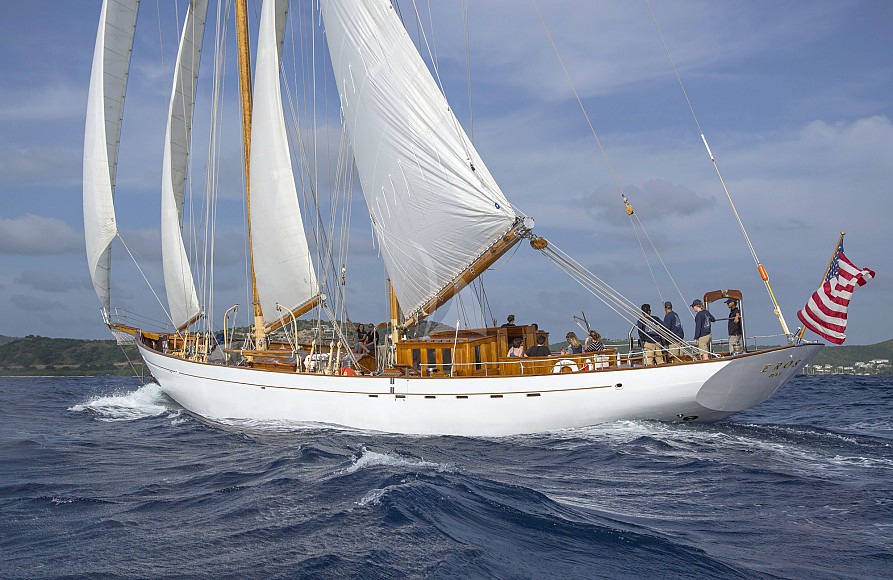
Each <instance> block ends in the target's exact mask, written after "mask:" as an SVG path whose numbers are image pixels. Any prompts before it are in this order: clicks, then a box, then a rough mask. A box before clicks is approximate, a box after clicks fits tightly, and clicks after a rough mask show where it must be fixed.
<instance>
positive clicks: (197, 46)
mask: <svg viewBox="0 0 893 580" xmlns="http://www.w3.org/2000/svg"><path fill="white" fill-rule="evenodd" d="M207 11H208V0H191V2H190V3H189V9H188V10H187V12H186V21H185V24H184V26H183V34H182V35H181V37H180V48H179V51H178V52H177V64H176V67H175V69H174V84H173V89H172V90H171V101H170V108H169V110H168V121H167V131H166V132H165V138H164V160H163V165H162V172H161V255H162V259H163V262H162V263H163V266H164V288H165V291H166V292H167V304H168V308H169V309H170V316H171V321H172V322H173V324H174V328H181V327H183V326H186V325H187V324H189V323H190V322H192V321H194V320H195V319H196V318H197V317H198V316H199V315H200V314H201V308H200V307H199V304H198V297H197V296H196V293H195V283H194V281H193V278H192V269H191V268H190V267H189V259H188V258H187V256H186V249H185V247H184V245H183V235H182V220H183V217H182V216H183V193H184V189H185V185H186V163H187V161H188V158H189V143H190V135H191V133H192V112H193V109H194V105H195V85H196V79H197V78H198V65H199V60H200V58H201V51H202V37H203V35H204V30H205V16H206V14H207Z"/></svg>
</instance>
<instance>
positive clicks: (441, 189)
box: [321, 0, 515, 313]
mask: <svg viewBox="0 0 893 580" xmlns="http://www.w3.org/2000/svg"><path fill="white" fill-rule="evenodd" d="M321 7H322V14H323V21H324V23H325V28H326V37H327V41H328V45H329V52H330V53H331V58H332V68H333V70H334V73H335V81H336V83H337V85H338V92H339V94H340V95H341V108H342V111H343V114H344V123H345V126H346V127H347V132H348V135H349V136H350V139H351V145H352V146H353V151H354V156H355V157H356V164H357V170H358V173H359V176H360V182H361V184H362V187H363V193H364V196H365V198H366V205H367V206H368V208H369V214H370V217H371V219H372V223H373V227H374V229H375V232H376V237H377V238H378V241H379V244H380V247H381V250H382V256H383V259H384V262H385V266H386V267H387V270H388V274H389V275H390V278H391V283H392V284H393V287H394V292H395V293H396V295H397V298H398V300H399V301H400V305H401V306H402V307H403V311H404V312H406V313H410V312H414V311H416V310H417V309H418V308H420V307H421V305H422V304H424V303H425V302H426V301H427V300H428V299H429V298H431V297H432V296H433V295H434V294H435V293H436V292H437V291H438V290H440V289H441V288H443V287H444V286H446V285H447V284H449V283H450V282H451V281H452V280H453V279H454V278H455V277H456V276H457V275H458V274H459V273H460V272H461V271H462V270H463V269H465V268H466V267H467V266H468V265H469V264H470V263H471V262H472V261H473V260H474V259H475V258H476V257H477V256H478V255H480V254H481V253H482V252H483V251H484V250H485V249H486V248H487V247H489V246H490V245H491V244H492V243H493V242H494V241H495V240H496V239H497V238H499V237H500V236H501V235H502V234H503V233H505V232H506V231H507V230H508V229H509V228H510V227H511V225H512V223H513V222H514V219H515V212H514V210H513V209H512V207H511V206H510V205H509V203H508V201H507V200H506V198H505V196H504V195H503V193H502V191H500V189H499V186H498V185H497V184H496V182H495V181H494V180H493V177H492V176H491V175H490V172H489V171H488V170H487V168H486V166H485V165H484V163H483V161H482V160H481V159H480V157H478V154H477V151H476V150H475V148H474V146H473V145H472V144H471V141H470V140H469V139H468V136H467V135H466V134H465V131H464V130H463V129H462V127H461V126H460V124H459V122H458V120H457V119H456V117H455V115H454V114H453V112H452V111H451V110H450V106H449V104H448V103H447V101H446V99H445V98H444V96H443V94H442V93H441V91H440V90H439V89H438V87H437V85H436V84H435V82H434V79H433V78H432V77H431V73H430V72H429V71H428V68H427V67H426V65H425V63H424V61H423V60H422V58H421V56H420V55H419V53H418V51H417V50H416V49H415V47H414V46H413V43H412V41H411V39H410V38H409V35H408V34H407V33H406V30H405V29H404V28H403V25H402V24H401V22H400V18H399V17H398V16H397V14H396V13H395V11H394V8H393V7H392V6H391V2H390V1H389V0H324V1H323V2H322V3H321Z"/></svg>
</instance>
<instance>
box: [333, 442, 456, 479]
mask: <svg viewBox="0 0 893 580" xmlns="http://www.w3.org/2000/svg"><path fill="white" fill-rule="evenodd" d="M382 465H385V466H388V467H397V468H410V469H412V470H413V471H428V470H433V471H438V472H445V471H455V468H454V467H452V466H449V465H444V464H440V463H434V462H431V461H425V460H423V459H416V458H414V457H409V456H406V455H401V454H399V453H378V452H376V451H369V450H368V449H366V448H365V447H363V450H362V453H361V454H360V456H359V457H357V458H356V459H355V460H354V462H353V463H352V464H351V466H350V467H347V468H345V469H342V470H341V471H340V472H339V473H340V474H348V473H355V472H357V471H359V470H361V469H368V468H371V467H376V466H382Z"/></svg>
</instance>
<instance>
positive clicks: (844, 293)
mask: <svg viewBox="0 0 893 580" xmlns="http://www.w3.org/2000/svg"><path fill="white" fill-rule="evenodd" d="M872 278H874V271H872V270H870V269H868V268H859V267H858V266H856V265H855V264H853V263H852V262H850V261H849V260H848V259H847V257H846V256H845V255H844V253H843V240H842V239H841V242H840V244H838V246H837V250H836V251H835V253H834V259H833V260H832V261H831V267H830V268H828V274H827V275H826V276H825V282H824V283H823V284H822V285H821V286H820V287H819V289H818V290H816V291H815V292H813V294H812V296H811V297H810V298H809V301H808V302H807V303H806V306H804V307H803V309H802V310H800V311H799V312H798V313H797V317H798V318H799V319H800V322H802V323H803V324H804V325H805V326H806V328H808V329H809V330H811V331H813V332H814V333H816V334H818V335H819V336H821V337H823V338H825V339H826V340H829V341H831V342H833V343H834V344H843V341H844V340H846V322H847V310H848V309H849V306H850V299H851V298H852V297H853V291H854V290H855V289H856V287H857V286H864V285H865V284H867V283H868V281H869V280H871V279H872Z"/></svg>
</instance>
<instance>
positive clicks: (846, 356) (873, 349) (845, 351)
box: [810, 339, 893, 374]
mask: <svg viewBox="0 0 893 580" xmlns="http://www.w3.org/2000/svg"><path fill="white" fill-rule="evenodd" d="M882 359H886V360H888V361H893V339H890V340H885V341H884V342H879V343H877V344H869V345H865V346H829V347H825V348H823V349H822V351H821V352H820V353H819V354H818V356H816V357H815V358H814V359H813V361H812V363H810V364H812V365H831V366H835V367H838V366H840V367H843V366H853V365H854V364H855V363H857V362H864V363H867V362H870V361H873V360H882ZM878 374H893V366H890V367H887V368H886V370H885V371H883V370H882V371H880V372H879V373H878Z"/></svg>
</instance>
